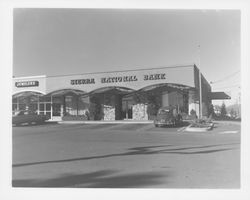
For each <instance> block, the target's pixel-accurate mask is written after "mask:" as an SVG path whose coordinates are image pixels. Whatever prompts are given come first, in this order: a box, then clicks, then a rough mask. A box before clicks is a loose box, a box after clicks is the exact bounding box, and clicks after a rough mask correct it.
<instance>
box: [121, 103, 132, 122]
mask: <svg viewBox="0 0 250 200" xmlns="http://www.w3.org/2000/svg"><path fill="white" fill-rule="evenodd" d="M132 110H133V102H132V101H130V100H123V101H122V113H123V119H132V118H133V111H132Z"/></svg>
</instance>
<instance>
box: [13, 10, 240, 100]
mask: <svg viewBox="0 0 250 200" xmlns="http://www.w3.org/2000/svg"><path fill="white" fill-rule="evenodd" d="M240 14H241V13H240V11H239V10H167V9H161V10H156V9H155V10H153V9H139V10H138V9H132V10H131V9H52V8H50V9H26V8H18V9H14V16H13V19H14V21H13V22H14V24H13V34H14V35H13V36H14V37H13V76H15V77H19V76H33V75H48V76H49V75H64V74H81V73H86V72H100V71H116V70H129V69H145V68H154V67H164V66H165V67H168V66H175V65H185V64H192V63H195V64H196V65H197V66H198V67H199V68H200V69H201V72H202V74H203V75H204V76H205V78H206V79H207V80H208V82H214V83H212V84H211V86H212V90H213V91H224V92H226V93H228V94H229V95H230V96H231V97H232V100H225V103H226V105H230V104H233V103H236V102H237V100H239V95H240V80H241V78H240V76H241V74H240V70H241V60H240V58H241V55H240V50H241V45H240V39H241V38H240V35H241V27H240V23H241V18H240ZM198 46H200V48H199V47H198ZM213 103H214V104H219V105H220V104H221V103H222V101H213Z"/></svg>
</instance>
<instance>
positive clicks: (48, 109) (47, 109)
mask: <svg viewBox="0 0 250 200" xmlns="http://www.w3.org/2000/svg"><path fill="white" fill-rule="evenodd" d="M50 107H51V105H50V103H46V111H50Z"/></svg>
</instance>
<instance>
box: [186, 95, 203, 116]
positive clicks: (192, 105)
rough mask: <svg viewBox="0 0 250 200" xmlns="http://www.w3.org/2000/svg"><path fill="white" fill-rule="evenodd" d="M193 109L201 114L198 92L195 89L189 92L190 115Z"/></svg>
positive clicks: (197, 113)
mask: <svg viewBox="0 0 250 200" xmlns="http://www.w3.org/2000/svg"><path fill="white" fill-rule="evenodd" d="M191 110H194V111H195V112H196V115H197V116H199V114H200V112H199V103H197V94H196V92H195V91H193V90H189V92H188V114H189V115H190V112H191Z"/></svg>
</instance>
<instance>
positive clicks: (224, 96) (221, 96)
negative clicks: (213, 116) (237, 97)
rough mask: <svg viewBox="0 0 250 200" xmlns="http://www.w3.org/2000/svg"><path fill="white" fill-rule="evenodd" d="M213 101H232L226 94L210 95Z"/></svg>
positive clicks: (216, 93) (212, 93) (214, 93)
mask: <svg viewBox="0 0 250 200" xmlns="http://www.w3.org/2000/svg"><path fill="white" fill-rule="evenodd" d="M209 97H210V99H211V100H223V99H231V97H230V96H229V95H227V94H226V93H225V92H211V93H210V94H209Z"/></svg>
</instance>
